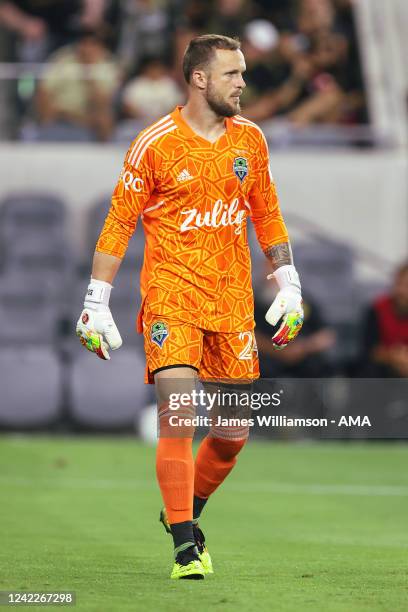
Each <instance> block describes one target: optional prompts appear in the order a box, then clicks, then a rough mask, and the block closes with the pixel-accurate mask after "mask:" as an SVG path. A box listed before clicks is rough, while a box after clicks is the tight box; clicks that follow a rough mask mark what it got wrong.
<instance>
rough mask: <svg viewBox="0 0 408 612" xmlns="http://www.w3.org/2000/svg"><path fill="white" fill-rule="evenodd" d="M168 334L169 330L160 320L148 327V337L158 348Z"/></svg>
mask: <svg viewBox="0 0 408 612" xmlns="http://www.w3.org/2000/svg"><path fill="white" fill-rule="evenodd" d="M168 335H169V330H168V329H167V325H166V323H162V321H157V322H156V323H153V325H152V327H151V329H150V338H151V340H152V342H154V343H155V344H157V346H158V347H159V348H161V347H162V346H163V343H164V341H165V339H166V338H167V336H168Z"/></svg>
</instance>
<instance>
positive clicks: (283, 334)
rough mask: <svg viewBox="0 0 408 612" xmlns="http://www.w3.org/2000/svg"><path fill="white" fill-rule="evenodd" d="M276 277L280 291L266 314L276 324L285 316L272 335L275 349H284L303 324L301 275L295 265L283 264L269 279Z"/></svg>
mask: <svg viewBox="0 0 408 612" xmlns="http://www.w3.org/2000/svg"><path fill="white" fill-rule="evenodd" d="M272 277H274V278H275V279H276V282H277V283H278V286H279V291H278V294H277V296H276V298H275V299H274V301H273V303H272V306H270V308H269V310H268V312H267V313H266V315H265V319H266V320H267V322H268V323H270V325H276V324H277V323H278V321H279V320H280V319H281V318H282V317H283V320H282V324H281V326H280V327H279V329H278V331H277V332H276V334H274V336H273V337H272V344H273V346H274V348H275V349H282V348H285V346H287V344H288V343H289V342H290V341H291V340H294V339H295V338H296V336H297V335H298V333H299V332H300V330H301V327H302V325H303V301H302V294H301V290H300V280H299V275H298V273H297V272H296V268H295V266H292V265H288V266H281V267H280V268H278V269H277V270H275V272H274V273H273V274H269V275H268V276H267V279H270V278H272Z"/></svg>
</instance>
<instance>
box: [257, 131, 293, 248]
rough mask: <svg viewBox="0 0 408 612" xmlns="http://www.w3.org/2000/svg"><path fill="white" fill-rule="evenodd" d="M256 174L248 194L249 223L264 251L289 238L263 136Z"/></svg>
mask: <svg viewBox="0 0 408 612" xmlns="http://www.w3.org/2000/svg"><path fill="white" fill-rule="evenodd" d="M256 173H257V176H256V181H255V184H254V186H253V187H252V189H251V192H250V194H249V204H250V207H251V221H252V223H253V224H254V227H255V232H256V235H257V238H258V242H259V244H260V245H261V248H262V250H263V251H266V250H267V249H268V248H269V247H271V246H273V245H275V244H280V243H282V242H287V241H288V240H289V237H288V232H287V229H286V225H285V222H284V220H283V217H282V213H281V210H280V206H279V199H278V195H277V193H276V188H275V183H274V181H273V178H272V175H271V171H270V168H269V152H268V145H267V143H266V140H265V137H264V136H263V134H261V141H260V146H259V152H258V154H257V167H256Z"/></svg>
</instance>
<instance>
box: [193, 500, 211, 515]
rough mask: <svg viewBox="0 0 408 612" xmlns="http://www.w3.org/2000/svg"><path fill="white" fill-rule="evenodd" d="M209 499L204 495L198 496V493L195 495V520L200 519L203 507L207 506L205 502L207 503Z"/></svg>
mask: <svg viewBox="0 0 408 612" xmlns="http://www.w3.org/2000/svg"><path fill="white" fill-rule="evenodd" d="M207 501H208V499H205V498H204V497H197V495H194V500H193V518H194V520H196V519H199V518H200V515H201V512H202V511H203V508H204V506H205V504H206V503H207Z"/></svg>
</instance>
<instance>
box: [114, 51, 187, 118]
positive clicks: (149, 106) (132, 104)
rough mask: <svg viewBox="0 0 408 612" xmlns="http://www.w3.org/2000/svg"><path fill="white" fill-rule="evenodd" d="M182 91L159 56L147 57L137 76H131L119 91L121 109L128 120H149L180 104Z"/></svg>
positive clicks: (182, 96)
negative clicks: (120, 91) (154, 57)
mask: <svg viewBox="0 0 408 612" xmlns="http://www.w3.org/2000/svg"><path fill="white" fill-rule="evenodd" d="M183 99H184V95H183V92H182V91H181V89H180V88H179V86H178V85H177V83H176V82H175V81H174V80H173V79H172V78H171V76H170V75H169V71H168V68H167V67H166V65H165V64H164V63H163V62H162V61H161V60H160V59H147V60H146V61H145V62H144V63H143V64H142V68H141V72H140V74H139V76H137V77H135V78H134V79H132V80H131V81H130V82H129V83H128V84H127V85H126V87H125V88H124V90H123V94H122V101H123V112H124V114H125V115H126V116H127V117H129V118H132V119H143V120H146V122H153V121H155V120H156V119H158V118H159V117H161V116H162V115H166V114H167V113H168V112H170V111H171V110H173V109H174V107H175V106H177V104H181V102H182V101H183Z"/></svg>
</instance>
